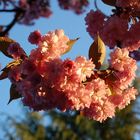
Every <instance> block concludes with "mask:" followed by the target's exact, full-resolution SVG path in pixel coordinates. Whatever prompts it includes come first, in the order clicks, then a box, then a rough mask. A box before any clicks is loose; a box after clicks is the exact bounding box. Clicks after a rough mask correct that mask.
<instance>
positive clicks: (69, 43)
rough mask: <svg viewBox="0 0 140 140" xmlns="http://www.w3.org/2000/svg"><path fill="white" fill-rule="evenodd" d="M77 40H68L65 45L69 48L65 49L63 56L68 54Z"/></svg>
mask: <svg viewBox="0 0 140 140" xmlns="http://www.w3.org/2000/svg"><path fill="white" fill-rule="evenodd" d="M78 39H79V38H76V39H72V40H69V41H68V42H67V45H68V46H69V47H68V49H67V50H66V51H65V52H64V53H63V54H66V53H68V52H69V51H70V50H71V49H72V46H73V45H74V44H75V43H76V41H77V40H78Z"/></svg>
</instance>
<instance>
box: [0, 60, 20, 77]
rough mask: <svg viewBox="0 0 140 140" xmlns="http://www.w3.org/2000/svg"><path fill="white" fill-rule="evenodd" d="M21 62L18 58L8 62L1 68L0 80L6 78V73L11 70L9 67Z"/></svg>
mask: <svg viewBox="0 0 140 140" xmlns="http://www.w3.org/2000/svg"><path fill="white" fill-rule="evenodd" d="M21 62H22V60H20V59H19V60H15V61H12V62H10V63H8V64H7V66H6V67H5V68H3V69H2V70H1V71H2V73H1V74H0V80H3V79H5V78H7V77H8V73H9V71H10V70H11V68H12V67H14V66H17V65H20V64H21Z"/></svg>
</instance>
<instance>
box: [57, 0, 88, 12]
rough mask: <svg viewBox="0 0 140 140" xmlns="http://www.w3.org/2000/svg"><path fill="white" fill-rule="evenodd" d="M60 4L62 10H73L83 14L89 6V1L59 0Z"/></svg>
mask: <svg viewBox="0 0 140 140" xmlns="http://www.w3.org/2000/svg"><path fill="white" fill-rule="evenodd" d="M58 2H59V5H60V7H61V8H63V9H70V10H73V11H74V12H75V13H76V14H81V13H83V12H84V8H85V7H87V6H88V4H89V2H88V0H58Z"/></svg>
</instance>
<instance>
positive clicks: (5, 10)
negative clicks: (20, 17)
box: [0, 9, 17, 12]
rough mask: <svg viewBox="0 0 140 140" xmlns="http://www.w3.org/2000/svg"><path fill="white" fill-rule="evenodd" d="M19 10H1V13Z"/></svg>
mask: <svg viewBox="0 0 140 140" xmlns="http://www.w3.org/2000/svg"><path fill="white" fill-rule="evenodd" d="M16 11H17V9H10V10H7V9H2V10H0V12H16Z"/></svg>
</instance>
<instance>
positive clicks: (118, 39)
mask: <svg viewBox="0 0 140 140" xmlns="http://www.w3.org/2000/svg"><path fill="white" fill-rule="evenodd" d="M115 6H116V7H115V9H113V10H112V11H113V14H112V15H111V16H110V17H107V16H106V15H104V14H103V13H101V11H98V10H97V11H93V10H91V11H90V12H89V13H88V14H87V16H86V18H85V21H86V25H87V31H88V32H89V34H90V35H91V37H92V38H95V37H96V36H97V34H100V36H101V38H102V39H103V41H104V42H105V44H106V45H108V46H109V47H110V48H114V47H116V46H117V47H120V48H127V49H128V50H129V51H130V52H133V51H137V50H138V49H139V48H140V20H139V15H140V14H139V11H140V1H139V0H128V1H124V0H116V5H115ZM135 54H136V53H134V54H133V55H132V56H134V58H135ZM137 54H138V52H137ZM137 56H138V55H137ZM138 59H140V57H139V58H137V60H138Z"/></svg>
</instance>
